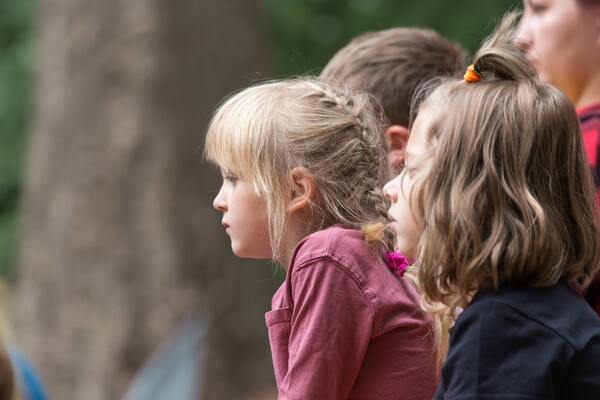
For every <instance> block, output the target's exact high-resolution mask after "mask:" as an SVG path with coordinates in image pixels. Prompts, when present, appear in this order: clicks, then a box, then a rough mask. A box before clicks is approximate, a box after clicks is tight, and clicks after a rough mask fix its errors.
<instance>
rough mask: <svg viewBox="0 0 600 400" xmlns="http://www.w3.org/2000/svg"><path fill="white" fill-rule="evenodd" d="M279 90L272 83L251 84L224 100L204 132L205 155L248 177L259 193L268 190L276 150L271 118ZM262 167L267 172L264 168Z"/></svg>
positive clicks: (233, 172)
mask: <svg viewBox="0 0 600 400" xmlns="http://www.w3.org/2000/svg"><path fill="white" fill-rule="evenodd" d="M279 92H280V90H279V89H278V88H277V87H276V86H274V85H273V84H266V85H262V86H254V87H250V88H248V89H246V90H244V91H242V92H240V93H237V94H235V95H234V96H232V97H230V98H229V99H227V100H226V101H225V102H224V103H223V104H222V105H221V106H220V107H219V109H218V110H217V112H216V113H215V115H214V116H213V118H212V120H211V122H210V125H209V126H208V129H207V132H206V140H205V146H204V151H205V157H206V159H207V160H208V161H210V162H213V163H215V164H216V165H218V166H219V168H221V169H222V170H223V171H225V172H230V173H232V174H234V175H236V176H238V177H241V178H244V179H248V180H249V181H250V182H252V184H253V185H254V186H255V189H256V190H257V191H258V192H260V193H265V192H269V191H270V189H269V188H270V186H271V183H269V182H268V181H269V179H268V177H269V176H270V173H269V172H268V170H270V169H271V168H269V164H270V161H269V160H270V159H272V157H270V155H272V154H273V153H274V152H276V149H277V147H278V145H277V142H278V141H277V138H276V135H275V134H274V133H275V132H274V130H275V129H274V127H273V119H272V118H269V117H268V116H269V115H273V114H274V113H275V110H274V109H275V107H276V106H277V104H278V102H277V101H273V97H274V96H277V94H278V93H279ZM265 169H266V170H267V171H265Z"/></svg>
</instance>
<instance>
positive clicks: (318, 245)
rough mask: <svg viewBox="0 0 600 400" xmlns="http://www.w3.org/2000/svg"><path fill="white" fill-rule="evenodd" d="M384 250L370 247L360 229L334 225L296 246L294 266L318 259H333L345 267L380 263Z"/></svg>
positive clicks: (313, 234) (315, 233)
mask: <svg viewBox="0 0 600 400" xmlns="http://www.w3.org/2000/svg"><path fill="white" fill-rule="evenodd" d="M382 256H383V249H375V248H373V247H372V246H370V245H369V244H368V243H367V242H366V241H365V238H364V235H363V234H362V232H361V231H360V230H358V229H354V228H350V227H347V226H343V225H334V226H331V227H329V228H326V229H323V230H320V231H317V232H314V233H312V234H310V235H309V236H307V237H306V238H304V239H303V240H302V241H300V243H298V245H297V246H296V250H295V251H294V256H293V265H295V266H299V265H304V264H306V263H307V262H310V261H312V260H316V259H331V260H333V261H335V262H339V263H341V264H344V265H354V264H356V263H359V264H364V263H367V264H369V263H372V262H380V261H381V259H382Z"/></svg>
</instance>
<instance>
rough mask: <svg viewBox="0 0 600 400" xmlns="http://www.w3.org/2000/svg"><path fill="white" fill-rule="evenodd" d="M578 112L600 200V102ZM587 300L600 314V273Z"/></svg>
mask: <svg viewBox="0 0 600 400" xmlns="http://www.w3.org/2000/svg"><path fill="white" fill-rule="evenodd" d="M577 114H578V115H579V119H580V120H581V131H582V133H583V142H584V144H585V150H586V153H587V157H588V160H589V163H590V167H591V168H592V172H593V175H594V182H595V183H596V188H597V189H598V200H599V201H600V163H599V162H598V161H599V158H600V104H595V105H593V106H590V107H585V108H581V109H579V110H577ZM586 300H587V301H588V303H589V304H590V305H591V306H592V307H593V308H594V310H595V311H596V314H598V315H600V274H599V275H597V276H596V278H595V279H594V281H593V282H592V284H591V285H590V286H589V287H588V289H587V293H586Z"/></svg>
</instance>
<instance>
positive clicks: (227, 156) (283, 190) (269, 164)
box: [205, 78, 394, 259]
mask: <svg viewBox="0 0 600 400" xmlns="http://www.w3.org/2000/svg"><path fill="white" fill-rule="evenodd" d="M385 124H386V121H385V119H384V117H383V113H382V111H381V107H380V106H379V104H378V103H377V101H376V100H375V99H374V98H373V97H372V96H370V95H368V94H366V93H360V92H356V91H353V90H352V89H350V88H349V87H346V86H342V85H339V86H338V85H334V84H331V83H326V82H324V81H320V80H318V79H316V78H297V79H289V80H281V81H271V82H266V83H262V84H259V85H256V86H253V87H250V88H247V89H245V90H243V91H242V92H240V93H238V94H236V95H234V96H233V97H231V98H230V99H228V100H226V101H225V103H224V104H223V105H222V106H221V107H220V108H219V109H218V110H217V112H216V114H215V116H214V118H213V120H212V121H211V123H210V126H209V128H208V132H207V138H206V146H205V151H206V155H207V157H208V159H209V160H211V161H213V162H215V163H216V164H218V165H219V166H220V167H221V168H224V169H227V170H230V171H234V172H236V173H237V174H239V175H240V176H243V177H246V178H247V179H249V180H250V181H251V182H252V183H253V185H254V188H255V190H256V192H257V193H258V194H260V195H262V196H264V198H265V200H266V203H267V209H268V210H267V211H268V214H269V219H270V220H269V227H270V232H269V234H270V239H271V247H272V249H273V254H274V258H275V259H278V256H279V255H281V253H282V251H283V249H282V248H281V246H282V243H281V237H282V232H283V230H284V227H285V224H286V221H287V218H288V214H287V212H286V210H287V204H288V202H289V200H290V193H291V192H292V191H293V181H292V179H291V178H290V172H291V171H292V170H293V169H294V168H297V167H302V168H304V169H305V170H306V171H308V173H309V174H310V175H311V177H312V179H313V180H314V182H315V186H316V190H317V196H316V201H314V202H313V203H311V205H310V206H311V209H312V211H313V216H314V217H313V220H312V223H311V226H310V232H314V231H317V230H321V229H325V228H327V227H330V226H332V225H336V224H340V225H344V226H348V227H353V228H357V229H361V230H362V231H363V233H364V234H365V239H366V241H367V242H369V243H371V244H373V245H376V244H381V243H383V244H384V246H379V248H384V249H389V248H392V247H393V243H394V234H393V232H392V231H391V230H390V229H389V226H388V225H389V220H388V212H387V203H386V200H385V197H384V195H383V192H382V189H381V188H382V186H383V184H384V183H385V182H386V181H387V180H388V178H389V174H390V169H389V167H388V164H387V157H386V147H385V138H384V135H383V129H384V126H385ZM310 232H309V233H310Z"/></svg>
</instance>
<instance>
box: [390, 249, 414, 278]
mask: <svg viewBox="0 0 600 400" xmlns="http://www.w3.org/2000/svg"><path fill="white" fill-rule="evenodd" d="M385 257H386V258H387V262H388V266H389V267H390V269H391V270H392V271H394V273H395V274H396V275H397V276H400V277H401V276H404V271H405V270H406V267H408V265H409V259H408V258H406V257H405V256H404V254H402V253H400V251H398V250H395V251H386V252H385Z"/></svg>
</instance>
